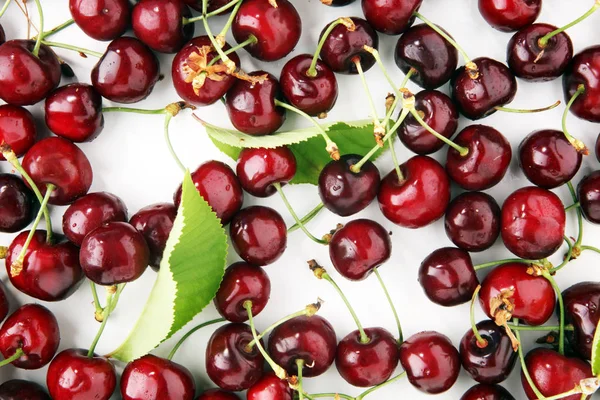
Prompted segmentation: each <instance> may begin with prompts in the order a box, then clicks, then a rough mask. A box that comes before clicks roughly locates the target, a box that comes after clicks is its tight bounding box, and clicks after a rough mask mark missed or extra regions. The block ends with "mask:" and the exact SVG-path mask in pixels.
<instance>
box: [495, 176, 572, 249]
mask: <svg viewBox="0 0 600 400" xmlns="http://www.w3.org/2000/svg"><path fill="white" fill-rule="evenodd" d="M565 220H566V215H565V209H564V205H563V204H562V202H561V201H560V199H559V198H558V196H557V195H555V194H554V193H552V192H550V191H548V190H546V189H541V188H538V187H534V186H530V187H525V188H522V189H519V190H517V191H515V192H513V193H512V194H511V195H510V196H509V197H508V198H507V199H506V200H505V201H504V204H503V205H502V223H501V234H502V240H503V241H504V245H505V246H506V248H508V250H510V251H511V252H513V253H514V254H515V255H517V256H518V257H521V258H526V259H530V260H539V259H542V258H545V257H549V256H550V255H552V254H554V252H555V251H556V250H558V249H559V248H560V246H561V244H562V242H563V237H564V233H565Z"/></svg>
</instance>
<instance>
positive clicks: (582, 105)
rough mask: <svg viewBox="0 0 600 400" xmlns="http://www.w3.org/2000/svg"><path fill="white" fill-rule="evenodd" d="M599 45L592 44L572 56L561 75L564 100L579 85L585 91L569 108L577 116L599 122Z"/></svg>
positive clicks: (568, 98)
mask: <svg viewBox="0 0 600 400" xmlns="http://www.w3.org/2000/svg"><path fill="white" fill-rule="evenodd" d="M598 74H600V46H592V47H588V48H587V49H585V50H583V51H582V52H580V53H578V54H576V55H575V57H573V59H572V60H571V63H570V64H569V66H568V67H567V70H566V71H565V73H564V75H563V93H564V95H565V102H568V101H569V100H570V99H571V97H573V95H574V94H575V92H577V89H578V87H579V85H583V86H584V88H585V91H584V92H583V93H581V94H580V95H579V96H578V97H577V99H576V100H575V101H574V102H573V105H572V106H571V108H570V109H569V110H570V111H571V112H572V113H573V114H575V115H576V116H577V117H579V118H582V119H585V120H588V121H590V122H600V80H598V78H597V76H598Z"/></svg>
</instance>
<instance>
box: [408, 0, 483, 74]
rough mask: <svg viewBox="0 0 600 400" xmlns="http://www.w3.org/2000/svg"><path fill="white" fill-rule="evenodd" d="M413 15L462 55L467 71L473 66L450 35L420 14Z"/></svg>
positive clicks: (465, 53)
mask: <svg viewBox="0 0 600 400" xmlns="http://www.w3.org/2000/svg"><path fill="white" fill-rule="evenodd" d="M413 15H414V16H415V17H417V18H419V19H420V20H421V21H423V22H425V23H426V24H427V25H428V26H429V27H430V28H431V29H433V30H434V31H435V32H437V34H438V35H440V36H441V37H443V38H444V39H446V41H447V42H448V43H450V44H451V45H452V46H454V48H455V49H456V50H458V52H459V53H460V54H462V56H463V58H464V59H465V65H467V66H469V69H471V68H472V67H471V66H470V64H473V62H472V61H471V58H470V57H469V55H468V54H467V52H466V51H465V50H464V49H463V48H462V47H460V45H459V44H458V43H457V42H456V41H455V40H454V39H452V38H451V37H450V35H448V34H447V33H446V32H444V30H443V29H441V28H440V27H439V26H437V25H436V24H434V23H433V22H431V21H430V20H428V19H427V18H425V17H424V16H423V15H422V14H421V13H419V12H418V11H415V12H414V13H413ZM475 70H477V67H476V66H475Z"/></svg>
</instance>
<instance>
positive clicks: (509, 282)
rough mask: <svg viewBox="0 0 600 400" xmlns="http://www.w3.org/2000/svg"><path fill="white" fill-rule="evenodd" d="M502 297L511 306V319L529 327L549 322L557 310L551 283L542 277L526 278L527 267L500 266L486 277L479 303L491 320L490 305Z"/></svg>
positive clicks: (530, 276) (516, 264)
mask: <svg viewBox="0 0 600 400" xmlns="http://www.w3.org/2000/svg"><path fill="white" fill-rule="evenodd" d="M510 292H513V293H512V295H511V293H510ZM502 295H503V296H504V297H506V298H507V300H508V301H509V302H510V303H511V304H513V305H514V309H513V311H512V315H513V317H514V318H519V319H520V320H522V321H523V322H525V323H527V324H529V325H542V324H543V323H545V322H546V321H548V319H550V317H551V316H552V313H553V312H554V307H555V306H556V296H555V294H554V290H553V289H552V285H550V282H549V281H548V280H547V279H546V278H544V277H543V276H533V275H529V274H528V273H527V265H526V264H521V263H507V264H502V265H500V266H498V267H496V268H494V269H493V270H492V271H491V272H490V273H489V274H488V275H487V276H486V277H485V279H484V280H483V282H482V283H481V291H480V293H479V303H480V304H481V307H482V308H483V310H484V311H485V313H486V314H487V316H488V317H490V318H492V319H494V315H492V314H491V305H490V303H491V302H492V301H493V299H494V298H496V297H498V296H502Z"/></svg>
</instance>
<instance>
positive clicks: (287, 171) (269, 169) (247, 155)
mask: <svg viewBox="0 0 600 400" xmlns="http://www.w3.org/2000/svg"><path fill="white" fill-rule="evenodd" d="M236 173H237V177H238V179H239V180H240V184H241V185H242V188H244V190H245V191H246V192H248V193H250V194H251V195H253V196H256V197H269V196H271V195H273V194H275V193H276V192H277V190H276V189H275V186H273V184H275V183H279V184H280V185H281V186H283V185H285V184H286V183H288V182H289V181H291V180H292V179H293V178H294V175H295V174H296V156H294V153H292V151H291V150H290V149H289V148H287V147H277V148H274V149H265V148H246V149H243V150H242V151H241V152H240V155H239V156H238V162H237V167H236Z"/></svg>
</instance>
